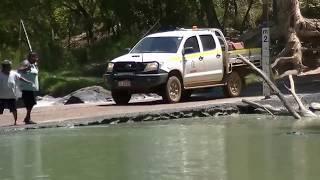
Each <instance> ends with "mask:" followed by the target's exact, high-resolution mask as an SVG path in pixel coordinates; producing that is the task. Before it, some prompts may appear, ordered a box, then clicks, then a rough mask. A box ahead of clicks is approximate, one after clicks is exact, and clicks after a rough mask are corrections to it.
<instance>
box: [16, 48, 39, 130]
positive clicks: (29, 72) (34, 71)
mask: <svg viewBox="0 0 320 180" xmlns="http://www.w3.org/2000/svg"><path fill="white" fill-rule="evenodd" d="M38 60H39V57H38V54H37V53H35V52H30V53H29V55H28V58H27V59H26V60H24V61H23V62H22V66H21V67H20V68H19V70H18V72H19V73H20V75H21V77H23V78H25V79H27V80H29V81H31V82H32V83H33V84H32V85H30V84H28V83H21V84H20V89H21V91H22V99H23V102H24V105H25V107H26V110H27V114H26V117H25V118H24V122H25V123H26V124H36V123H35V122H33V121H32V120H31V111H32V109H33V107H34V105H36V104H37V101H36V92H37V91H39V80H38V72H39V69H38V65H37V62H38Z"/></svg>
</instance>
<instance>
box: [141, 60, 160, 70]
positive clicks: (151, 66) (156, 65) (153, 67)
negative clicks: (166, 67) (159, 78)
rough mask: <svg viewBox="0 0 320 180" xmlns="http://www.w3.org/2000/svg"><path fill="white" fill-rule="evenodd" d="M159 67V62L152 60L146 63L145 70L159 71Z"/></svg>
mask: <svg viewBox="0 0 320 180" xmlns="http://www.w3.org/2000/svg"><path fill="white" fill-rule="evenodd" d="M158 69H159V63H157V62H151V63H146V67H145V68H144V70H143V71H144V72H151V71H158Z"/></svg>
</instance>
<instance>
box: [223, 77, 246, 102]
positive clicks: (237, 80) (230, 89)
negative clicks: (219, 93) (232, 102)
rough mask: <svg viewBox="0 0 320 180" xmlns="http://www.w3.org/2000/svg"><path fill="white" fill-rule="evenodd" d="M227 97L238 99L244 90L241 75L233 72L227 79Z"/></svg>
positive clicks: (225, 88)
mask: <svg viewBox="0 0 320 180" xmlns="http://www.w3.org/2000/svg"><path fill="white" fill-rule="evenodd" d="M223 90H224V94H225V96H227V97H238V96H240V93H241V90H242V80H241V77H240V76H239V73H237V72H236V71H233V72H232V73H231V74H229V76H228V77H227V79H226V86H224V87H223Z"/></svg>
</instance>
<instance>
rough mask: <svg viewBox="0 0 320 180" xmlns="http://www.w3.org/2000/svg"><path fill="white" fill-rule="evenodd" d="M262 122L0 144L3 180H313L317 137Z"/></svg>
mask: <svg viewBox="0 0 320 180" xmlns="http://www.w3.org/2000/svg"><path fill="white" fill-rule="evenodd" d="M293 124H294V121H292V120H286V119H285V118H280V119H279V118H278V119H272V118H270V117H260V116H240V117H223V118H205V119H201V118H197V119H181V120H175V121H160V122H151V123H132V124H125V125H112V126H102V127H101V126H100V127H86V128H63V129H44V130H36V131H27V132H20V133H15V134H8V135H1V136H0V179H1V180H29V179H30V180H31V179H35V180H38V179H41V180H42V179H45V180H49V179H50V180H96V179H97V180H100V179H101V180H102V179H103V180H105V179H108V180H109V179H110V180H126V179H130V180H158V179H159V180H160V179H161V180H191V179H196V180H202V179H208V180H264V179H265V180H277V179H279V180H302V179H303V180H313V179H315V180H316V179H317V180H318V179H319V177H320V171H319V165H320V134H319V133H320V129H317V128H309V129H302V130H299V131H295V130H293V129H292V126H293Z"/></svg>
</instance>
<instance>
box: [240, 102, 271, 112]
mask: <svg viewBox="0 0 320 180" xmlns="http://www.w3.org/2000/svg"><path fill="white" fill-rule="evenodd" d="M242 102H243V103H246V104H249V105H250V106H252V107H254V108H261V109H264V110H265V111H267V112H268V113H269V114H270V115H272V116H274V114H273V113H272V112H271V111H273V110H274V109H271V108H269V107H267V106H264V105H261V104H259V103H256V102H253V101H249V100H246V99H242Z"/></svg>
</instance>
